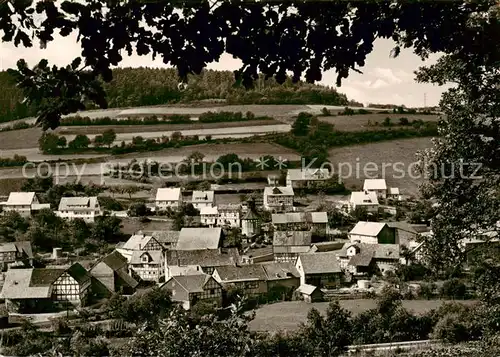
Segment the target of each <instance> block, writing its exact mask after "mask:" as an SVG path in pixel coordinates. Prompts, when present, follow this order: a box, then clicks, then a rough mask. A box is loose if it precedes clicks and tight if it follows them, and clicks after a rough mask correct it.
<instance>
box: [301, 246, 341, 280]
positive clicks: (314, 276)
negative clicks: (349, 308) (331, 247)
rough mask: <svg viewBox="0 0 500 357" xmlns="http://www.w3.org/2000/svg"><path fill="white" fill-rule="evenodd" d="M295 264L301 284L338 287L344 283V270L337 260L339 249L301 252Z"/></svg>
mask: <svg viewBox="0 0 500 357" xmlns="http://www.w3.org/2000/svg"><path fill="white" fill-rule="evenodd" d="M295 266H296V267H297V270H298V272H299V274H300V284H301V285H304V284H309V285H314V286H317V287H319V288H323V287H324V288H338V287H339V286H340V284H341V283H342V277H343V272H342V269H341V268H340V264H339V262H338V260H337V251H333V252H324V253H307V254H300V255H299V257H298V258H297V262H296V263H295Z"/></svg>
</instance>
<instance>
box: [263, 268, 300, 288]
mask: <svg viewBox="0 0 500 357" xmlns="http://www.w3.org/2000/svg"><path fill="white" fill-rule="evenodd" d="M261 265H262V267H263V268H264V271H265V272H266V277H267V278H266V280H267V290H268V291H272V289H274V288H276V287H279V288H288V290H289V291H290V292H292V291H293V290H295V289H297V287H298V286H299V285H300V273H299V271H298V270H297V268H296V267H295V264H294V263H276V262H266V263H263V264H261Z"/></svg>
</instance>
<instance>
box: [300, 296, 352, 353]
mask: <svg viewBox="0 0 500 357" xmlns="http://www.w3.org/2000/svg"><path fill="white" fill-rule="evenodd" d="M350 316H351V315H350V313H349V312H348V311H347V310H345V309H343V308H341V307H340V304H339V303H338V301H335V302H332V303H330V305H329V306H328V309H327V310H326V316H324V317H323V316H321V314H320V313H319V311H318V310H316V309H314V308H313V309H311V310H310V311H309V313H308V315H307V322H306V324H305V325H304V326H303V327H302V330H303V332H302V335H303V336H304V338H305V339H304V343H305V344H307V350H309V351H311V352H313V351H314V352H313V354H314V355H318V356H332V357H334V356H340V355H342V354H343V353H345V351H346V349H347V346H348V345H349V344H350V342H351V321H350Z"/></svg>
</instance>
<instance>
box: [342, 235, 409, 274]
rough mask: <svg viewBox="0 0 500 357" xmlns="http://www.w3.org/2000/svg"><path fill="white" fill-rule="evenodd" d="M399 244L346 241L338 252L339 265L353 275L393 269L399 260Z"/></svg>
mask: <svg viewBox="0 0 500 357" xmlns="http://www.w3.org/2000/svg"><path fill="white" fill-rule="evenodd" d="M399 252H400V247H399V244H363V243H346V244H344V247H342V249H341V250H340V251H339V252H338V257H339V262H340V266H341V268H342V269H343V270H345V271H347V272H349V273H351V274H352V275H354V276H369V275H371V274H374V273H377V272H380V273H385V272H387V271H393V270H394V269H395V268H396V266H397V264H398V263H399V262H400V254H399Z"/></svg>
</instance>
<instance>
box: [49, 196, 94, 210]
mask: <svg viewBox="0 0 500 357" xmlns="http://www.w3.org/2000/svg"><path fill="white" fill-rule="evenodd" d="M98 208H99V201H98V200H97V197H95V196H93V197H62V198H61V201H60V202H59V211H93V210H96V209H98Z"/></svg>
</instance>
